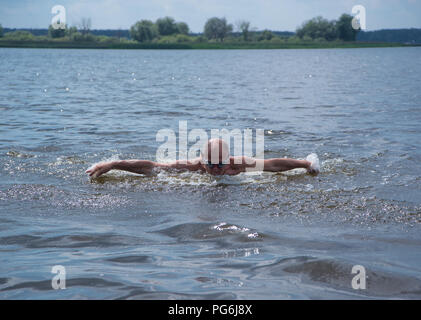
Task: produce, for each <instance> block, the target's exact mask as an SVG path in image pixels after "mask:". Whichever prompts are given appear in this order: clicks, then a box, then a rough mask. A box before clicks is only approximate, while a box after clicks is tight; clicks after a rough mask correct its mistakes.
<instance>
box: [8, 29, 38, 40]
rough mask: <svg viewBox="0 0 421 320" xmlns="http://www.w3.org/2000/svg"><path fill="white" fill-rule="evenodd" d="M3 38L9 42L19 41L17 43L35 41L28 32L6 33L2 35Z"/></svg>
mask: <svg viewBox="0 0 421 320" xmlns="http://www.w3.org/2000/svg"><path fill="white" fill-rule="evenodd" d="M4 37H5V38H8V39H10V40H19V41H30V40H35V37H34V35H33V34H32V33H30V32H29V31H22V30H16V31H12V32H7V33H6V34H5V35H4Z"/></svg>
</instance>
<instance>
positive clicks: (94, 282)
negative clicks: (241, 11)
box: [0, 48, 421, 299]
mask: <svg viewBox="0 0 421 320" xmlns="http://www.w3.org/2000/svg"><path fill="white" fill-rule="evenodd" d="M0 58H1V60H2V62H3V63H2V64H1V65H0V85H1V86H2V88H4V89H5V90H2V91H0V111H1V114H2V117H1V119H0V259H1V260H2V263H1V264H0V297H1V298H4V299H8V298H40V299H44V298H52V299H57V298H76V299H79V298H91V299H98V298H113V299H117V298H121V299H183V298H184V299H262V298H266V299H282V298H292V299H294V298H323V299H329V298H351V299H354V298H373V297H385V298H419V297H420V296H421V283H420V281H421V280H420V279H421V270H420V268H419V265H420V262H421V256H420V254H419V250H418V248H419V245H420V244H421V238H420V232H419V228H420V222H421V203H420V198H419V195H420V191H421V190H420V189H421V184H420V181H421V169H420V166H419V159H420V153H419V149H418V141H419V136H420V128H419V123H420V120H421V113H420V112H421V108H420V104H419V101H421V97H420V93H419V90H418V89H419V87H420V81H421V79H420V78H419V74H420V72H421V61H420V59H419V49H418V48H389V49H355V50H268V51H266V50H258V51H254V50H244V51H237V50H229V51H206V50H203V51H158V50H157V51H147V50H144V51H125V50H118V51H112V50H109V51H108V50H107V51H101V50H23V49H1V50H0ZM174 61H177V63H174ZM52 66H55V67H54V68H52ZM57 70H59V71H60V72H57ZM309 75H312V76H311V77H309ZM134 79H136V80H134ZM180 120H187V121H188V127H189V130H190V129H193V128H202V129H205V130H210V129H212V128H219V129H220V128H227V129H229V130H231V129H233V128H240V129H241V130H242V129H246V128H263V129H265V158H270V157H294V158H305V156H306V155H307V154H309V153H311V152H315V153H317V154H318V155H319V158H320V160H321V173H320V175H318V176H317V177H313V176H309V175H307V174H306V173H305V171H304V170H292V171H289V172H285V173H279V174H274V173H247V174H240V175H238V176H229V177H228V176H227V177H213V176H209V175H207V174H200V173H195V172H193V173H192V172H186V173H179V172H158V173H156V174H154V175H152V176H142V175H135V174H130V173H123V172H118V171H111V172H109V173H108V174H106V175H104V176H102V177H100V178H99V179H96V180H93V181H90V180H89V179H88V178H87V177H86V176H85V174H84V171H85V170H86V168H87V167H89V166H90V165H92V164H93V163H96V162H98V161H103V160H112V159H125V158H131V159H133V158H142V159H150V160H154V159H155V152H156V149H157V147H158V146H159V143H157V142H156V141H155V135H156V132H157V131H158V130H159V129H163V128H170V129H173V130H174V131H177V130H178V121H180ZM58 264H59V265H64V266H65V267H66V273H67V276H68V279H67V288H68V289H67V290H60V292H58V291H54V290H52V289H51V277H52V275H51V268H52V266H54V265H58ZM357 264H358V265H363V266H365V267H366V269H367V275H368V288H367V290H365V291H361V290H360V291H356V290H354V289H352V287H351V279H352V274H351V269H352V266H353V265H357Z"/></svg>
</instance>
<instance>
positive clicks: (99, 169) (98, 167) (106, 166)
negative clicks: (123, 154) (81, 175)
mask: <svg viewBox="0 0 421 320" xmlns="http://www.w3.org/2000/svg"><path fill="white" fill-rule="evenodd" d="M113 164H114V162H113V161H109V162H100V163H97V164H95V165H93V166H92V167H90V168H89V169H88V170H86V172H85V173H88V174H89V176H90V177H92V178H98V177H99V176H101V175H103V174H104V173H107V172H108V171H110V170H112V169H114V168H113Z"/></svg>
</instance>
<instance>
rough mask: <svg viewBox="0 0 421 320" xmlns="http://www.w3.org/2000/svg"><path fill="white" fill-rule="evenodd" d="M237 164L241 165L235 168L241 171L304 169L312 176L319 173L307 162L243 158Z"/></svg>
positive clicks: (286, 159)
mask: <svg viewBox="0 0 421 320" xmlns="http://www.w3.org/2000/svg"><path fill="white" fill-rule="evenodd" d="M237 159H238V158H237ZM237 162H239V163H238V164H236V165H234V166H233V167H234V168H237V169H239V171H269V172H282V171H288V170H292V169H297V168H304V169H306V170H307V172H308V173H310V174H317V173H318V172H317V171H316V170H314V169H312V167H311V162H310V161H307V160H296V159H288V158H272V159H254V158H249V157H242V159H241V160H237Z"/></svg>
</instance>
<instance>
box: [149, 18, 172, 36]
mask: <svg viewBox="0 0 421 320" xmlns="http://www.w3.org/2000/svg"><path fill="white" fill-rule="evenodd" d="M155 24H156V27H157V28H158V33H159V34H160V35H161V36H169V35H172V34H175V33H178V28H177V24H176V23H175V20H174V19H173V18H171V17H165V18H159V19H158V20H156V23H155Z"/></svg>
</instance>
